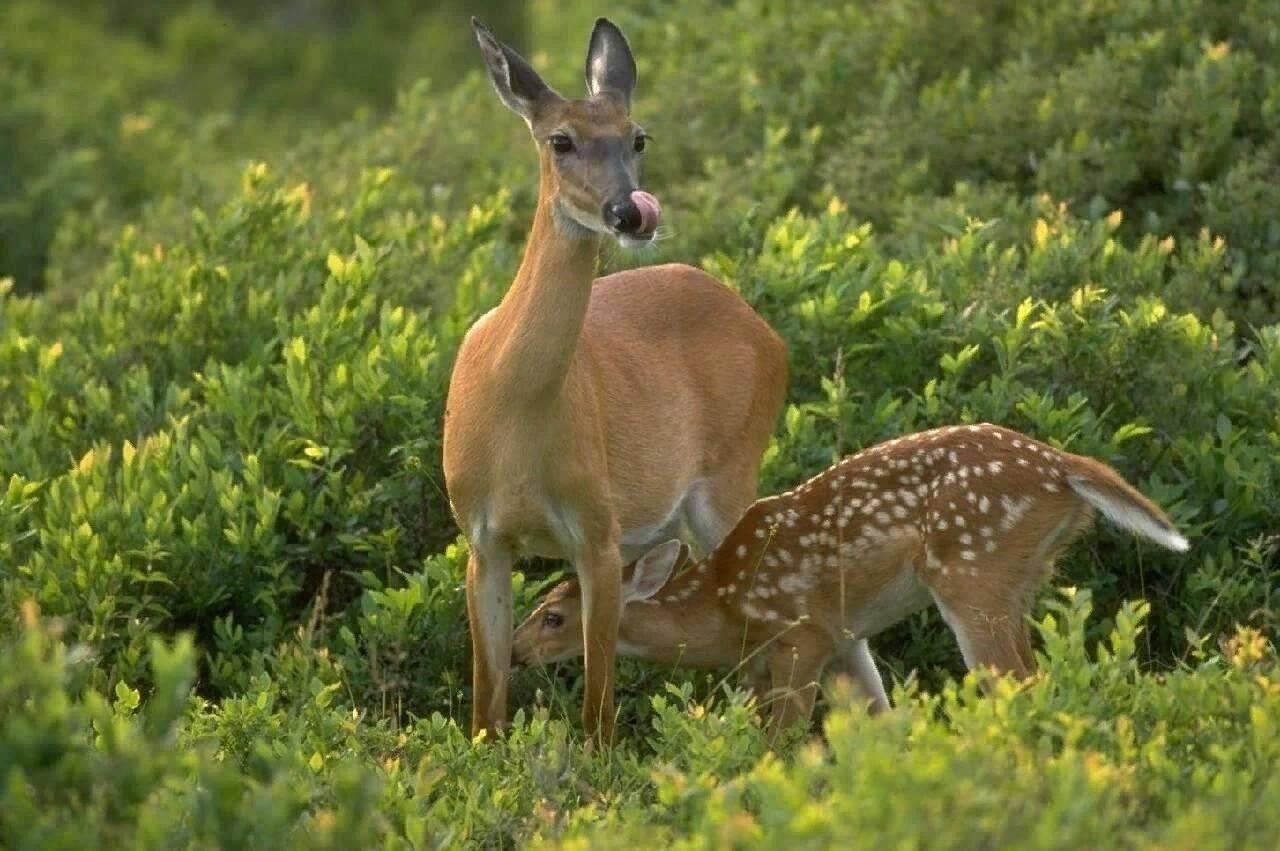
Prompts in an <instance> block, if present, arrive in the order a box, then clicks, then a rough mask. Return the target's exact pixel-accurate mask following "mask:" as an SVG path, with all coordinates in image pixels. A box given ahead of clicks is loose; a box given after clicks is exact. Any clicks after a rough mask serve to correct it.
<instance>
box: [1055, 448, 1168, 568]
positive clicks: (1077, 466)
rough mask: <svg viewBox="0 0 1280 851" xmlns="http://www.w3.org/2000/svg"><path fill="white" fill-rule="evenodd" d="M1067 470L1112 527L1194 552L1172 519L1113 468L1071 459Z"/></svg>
mask: <svg viewBox="0 0 1280 851" xmlns="http://www.w3.org/2000/svg"><path fill="white" fill-rule="evenodd" d="M1067 467H1068V471H1067V484H1068V485H1070V487H1071V489H1072V490H1073V491H1075V492H1076V494H1077V495H1078V496H1079V497H1080V498H1081V499H1083V500H1084V501H1085V502H1087V503H1089V504H1090V505H1092V506H1093V507H1094V508H1096V509H1097V510H1098V511H1099V512H1100V513H1101V514H1102V515H1103V516H1104V517H1106V518H1107V519H1108V520H1110V521H1111V522H1112V523H1114V524H1116V525H1117V526H1119V527H1120V528H1122V529H1125V530H1127V531H1129V532H1132V533H1134V534H1135V535H1139V536H1141V537H1143V538H1146V539H1147V540H1149V541H1153V542H1154V543H1157V544H1159V545H1160V546H1162V547H1164V548H1165V549H1169V550H1173V551H1174V552H1178V553H1185V552H1186V551H1187V550H1188V549H1190V548H1191V544H1189V543H1188V542H1187V539H1186V538H1185V537H1183V536H1182V534H1181V533H1180V532H1179V531H1178V530H1177V529H1176V528H1175V527H1174V525H1173V522H1172V521H1171V520H1169V516H1168V515H1167V514H1165V513H1164V512H1163V511H1162V510H1161V509H1160V507H1159V506H1157V505H1156V504H1155V503H1154V502H1152V501H1151V500H1149V499H1147V498H1146V497H1145V496H1143V495H1142V494H1141V493H1139V492H1138V490H1137V488H1135V487H1134V486H1133V485H1131V484H1129V483H1128V482H1126V481H1125V480H1124V478H1123V477H1121V475H1120V474H1119V473H1117V472H1116V471H1115V470H1113V469H1112V468H1111V467H1109V466H1107V465H1106V464H1104V463H1102V462H1101V461H1097V460H1095V459H1093V458H1086V457H1084V456H1082V455H1070V456H1068V464H1067Z"/></svg>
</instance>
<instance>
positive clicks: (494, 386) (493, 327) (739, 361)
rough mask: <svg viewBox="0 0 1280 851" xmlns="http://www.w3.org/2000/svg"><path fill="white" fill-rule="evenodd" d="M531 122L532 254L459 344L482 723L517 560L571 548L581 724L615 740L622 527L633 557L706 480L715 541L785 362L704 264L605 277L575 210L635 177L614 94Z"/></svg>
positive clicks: (751, 487)
mask: <svg viewBox="0 0 1280 851" xmlns="http://www.w3.org/2000/svg"><path fill="white" fill-rule="evenodd" d="M529 121H530V125H531V129H532V131H533V135H534V138H535V140H536V141H538V145H539V167H540V181H539V200H538V207H537V211H536V213H535V216H534V221H533V228H532V230H531V232H530V234H529V240H528V244H527V247H526V249H525V256H524V259H523V261H522V262H521V264H520V268H519V271H518V272H517V273H516V277H515V280H514V282H513V283H512V284H511V288H510V289H509V290H508V292H507V294H506V296H505V297H504V298H503V300H502V303H501V304H500V305H499V306H498V307H496V308H495V309H494V310H492V311H490V312H489V313H488V314H486V315H485V316H483V317H481V319H480V320H479V321H477V322H476V324H475V325H474V326H473V327H472V328H471V330H470V331H469V332H468V334H467V336H466V338H465V339H464V340H463V343H462V345H461V347H460V349H459V352H458V358H457V362H456V364H455V367H454V371H453V376H452V378H451V381H450V386H449V399H448V406H447V410H446V414H445V429H444V471H445V478H446V484H447V487H448V492H449V499H450V504H451V506H452V508H453V512H454V514H455V516H456V518H457V521H458V524H459V526H460V527H461V528H462V530H463V533H464V534H466V535H467V536H468V538H469V539H470V542H471V548H472V551H471V556H470V563H469V566H468V574H467V591H468V598H467V599H468V615H469V619H470V623H471V637H472V642H473V652H474V670H473V682H474V689H475V693H474V699H475V705H474V709H473V715H472V727H473V730H474V731H476V732H478V731H480V730H489V731H493V730H496V729H498V728H500V727H501V726H502V725H503V724H504V723H505V721H506V692H507V677H508V665H509V659H510V646H511V580H510V572H511V566H512V564H513V562H514V561H515V560H516V559H518V558H520V557H522V556H526V555H543V556H549V557H559V558H567V559H570V560H571V561H572V562H573V564H574V566H575V568H576V570H577V573H578V575H579V576H580V577H581V579H582V580H583V585H584V587H585V588H586V589H587V591H586V594H585V596H586V598H587V603H586V606H585V608H586V610H587V612H586V614H585V616H584V617H583V618H582V631H581V633H580V634H581V636H582V640H583V641H585V643H586V648H587V650H586V665H587V672H586V673H587V677H586V679H587V683H586V695H585V698H584V705H583V723H584V725H585V727H586V729H587V731H588V732H589V733H592V734H595V733H599V734H600V735H601V738H603V739H605V740H606V741H607V740H609V739H610V738H611V737H612V731H613V715H614V713H613V683H612V673H613V664H614V653H615V644H616V638H617V623H618V617H619V613H620V610H621V600H620V597H619V593H620V590H619V589H620V581H621V570H622V562H623V549H624V546H623V545H624V540H623V539H624V536H626V535H627V534H628V533H632V534H633V536H634V535H639V536H640V537H642V538H645V539H644V540H637V541H636V542H634V543H632V544H631V545H630V547H629V550H630V551H633V552H634V554H638V553H640V552H643V551H644V549H646V548H647V547H648V546H649V545H652V544H653V543H655V542H656V541H657V540H664V539H665V538H666V537H668V536H669V533H668V530H667V528H666V526H665V525H664V523H666V521H667V520H668V519H669V518H670V517H671V516H672V512H673V510H674V509H678V508H679V507H680V506H681V505H682V500H685V499H686V498H694V497H691V496H690V494H695V495H696V498H697V499H698V500H701V501H700V502H699V503H698V504H699V505H700V506H701V505H702V502H705V504H706V511H705V512H702V513H699V514H698V518H699V519H702V518H704V516H705V519H706V523H705V524H703V525H704V528H702V529H701V534H700V538H701V542H702V544H703V545H704V546H705V547H706V548H707V549H710V548H711V547H713V546H714V545H715V544H716V543H718V542H719V540H720V539H721V538H722V537H723V535H724V533H725V532H726V531H727V530H728V529H729V528H731V526H732V524H733V522H734V521H736V520H737V518H738V517H739V516H740V515H741V514H742V512H743V511H744V510H745V509H746V508H747V506H749V505H750V503H751V500H752V499H753V498H754V496H755V488H756V477H757V474H758V469H759V464H760V457H761V455H762V453H763V451H764V449H765V446H766V444H767V442H768V439H769V435H770V433H771V432H772V430H773V425H774V423H775V422H776V420H777V416H778V413H779V411H780V409H781V406H782V401H783V396H784V393H785V387H786V356H785V349H784V346H783V344H782V341H781V340H780V339H779V337H778V336H777V334H775V333H774V332H773V331H772V330H771V329H770V328H769V326H768V325H767V324H766V323H765V322H764V321H763V320H762V319H761V318H760V317H759V316H758V315H757V314H756V313H755V312H754V311H753V310H752V309H751V308H750V307H749V306H748V305H747V304H746V302H744V301H743V300H742V299H741V298H740V297H739V296H738V295H736V294H735V293H733V292H732V291H731V290H729V289H728V288H727V287H725V286H724V285H723V284H721V283H720V282H719V281H717V280H715V279H714V278H712V277H711V276H710V275H707V274H706V273H704V272H701V271H699V270H697V269H693V268H691V267H688V266H682V265H666V266H656V267H649V268H643V269H633V270H630V271H626V272H620V273H617V274H614V275H609V276H607V277H604V278H601V279H599V280H595V281H593V277H594V272H595V267H596V260H597V255H598V253H599V247H600V239H601V237H600V235H599V234H598V233H597V232H595V231H593V230H591V229H588V228H586V227H583V226H579V225H578V224H575V223H574V221H577V218H575V217H584V216H589V215H594V213H592V212H591V211H596V210H599V209H600V208H601V206H602V204H603V203H604V201H605V200H607V199H608V198H610V197H613V195H615V194H616V192H617V191H618V187H617V186H615V185H613V184H612V183H610V181H614V180H617V179H621V178H618V177H617V175H618V174H623V175H624V176H625V172H626V168H625V167H622V166H618V167H615V166H616V163H615V164H613V165H610V163H609V162H605V161H604V160H605V159H606V158H607V157H606V155H607V154H608V152H609V151H615V152H616V151H617V150H619V145H613V146H608V145H600V146H594V147H593V146H592V145H591V144H588V142H589V141H590V140H596V141H600V140H608V139H610V138H613V139H615V140H616V139H618V138H621V139H623V140H624V141H625V140H626V139H630V136H631V134H633V133H634V132H636V130H635V127H634V125H633V124H632V122H631V120H630V117H629V116H628V115H627V112H626V110H625V108H624V106H623V104H622V103H621V102H620V101H618V100H616V99H613V98H608V97H595V98H591V99H588V100H585V101H567V100H563V99H559V98H558V97H557V98H556V99H555V100H554V101H553V102H551V103H549V104H542V105H540V106H538V108H537V109H536V110H534V111H533V113H532V114H531V116H530V117H529ZM556 130H567V131H569V132H572V133H573V134H574V136H575V138H576V139H577V140H578V143H579V147H580V148H581V150H582V154H581V155H580V156H574V157H571V158H568V159H558V158H557V157H556V156H554V155H553V154H552V153H551V151H550V149H549V148H548V146H547V144H545V139H546V137H547V134H549V133H551V132H552V131H556ZM622 147H623V148H625V146H622ZM593 151H595V152H597V153H598V154H599V156H593V155H592V152H593ZM624 166H625V164H624ZM620 168H621V171H619V169H620ZM625 188H626V187H623V189H625ZM611 193H612V194H611ZM566 205H569V206H571V207H572V208H573V210H575V211H576V212H574V213H573V216H566V213H565V209H566ZM567 219H573V220H572V221H570V220H567ZM677 519H678V518H677ZM698 531H699V530H697V529H695V533H697V532H698ZM646 536H647V537H646ZM628 554H630V552H629V553H628Z"/></svg>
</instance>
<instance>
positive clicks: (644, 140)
mask: <svg viewBox="0 0 1280 851" xmlns="http://www.w3.org/2000/svg"><path fill="white" fill-rule="evenodd" d="M634 144H635V149H636V153H637V154H642V153H644V147H645V145H647V144H649V137H648V136H646V135H644V134H643V133H641V134H640V135H639V136H637V137H636V141H635V143H634Z"/></svg>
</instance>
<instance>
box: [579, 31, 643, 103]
mask: <svg viewBox="0 0 1280 851" xmlns="http://www.w3.org/2000/svg"><path fill="white" fill-rule="evenodd" d="M635 87H636V60H635V57H633V56H632V55H631V47H630V45H628V44H627V37H626V36H624V35H623V34H622V30H620V29H618V27H617V25H616V24H614V23H613V22H612V21H610V20H609V19H608V18H598V19H597V20H596V26H595V29H593V30H592V31H591V43H590V44H589V45H588V46H587V92H588V93H589V94H590V95H592V96H593V97H594V96H596V95H608V96H610V97H614V98H617V99H618V100H619V101H621V103H622V105H623V106H625V107H626V108H627V109H630V108H631V93H632V91H634V90H635Z"/></svg>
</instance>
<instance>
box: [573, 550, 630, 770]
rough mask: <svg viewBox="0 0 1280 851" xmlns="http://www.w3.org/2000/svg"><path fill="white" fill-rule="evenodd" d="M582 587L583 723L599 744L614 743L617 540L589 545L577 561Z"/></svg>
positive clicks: (619, 580)
mask: <svg viewBox="0 0 1280 851" xmlns="http://www.w3.org/2000/svg"><path fill="white" fill-rule="evenodd" d="M577 572H578V584H579V585H580V586H581V588H582V639H583V651H584V654H583V655H584V657H585V662H586V672H585V679H586V693H585V694H584V695H583V701H582V726H583V728H584V729H585V730H586V733H587V735H588V737H590V738H591V739H593V740H596V741H597V742H598V743H599V744H603V745H609V744H612V743H613V735H614V706H613V678H614V665H615V658H616V656H617V649H618V622H619V620H620V619H621V616H622V554H621V552H620V551H619V550H618V544H617V541H616V540H612V541H609V542H607V543H602V544H599V545H597V546H594V547H590V548H589V549H588V550H587V551H586V553H585V554H584V556H583V558H582V559H581V561H580V563H579V564H578V565H577Z"/></svg>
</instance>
